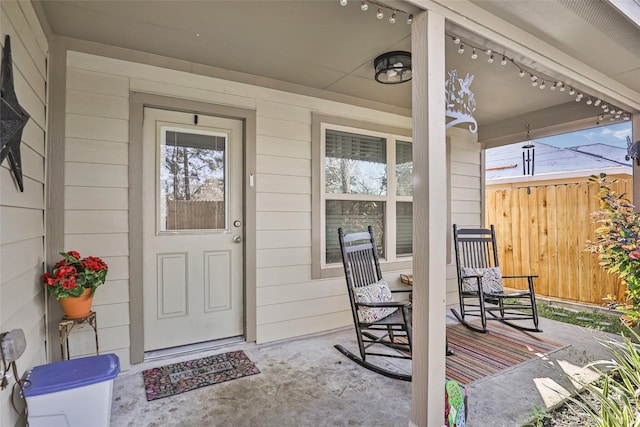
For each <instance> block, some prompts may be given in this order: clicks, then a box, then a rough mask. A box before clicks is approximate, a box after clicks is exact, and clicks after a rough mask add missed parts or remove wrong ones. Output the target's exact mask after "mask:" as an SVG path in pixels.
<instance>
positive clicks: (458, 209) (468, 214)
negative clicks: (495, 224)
mask: <svg viewBox="0 0 640 427" xmlns="http://www.w3.org/2000/svg"><path fill="white" fill-rule="evenodd" d="M448 135H449V137H450V142H449V144H450V149H451V168H450V171H451V223H452V224H457V225H458V226H460V227H470V226H473V227H477V226H479V225H480V223H481V219H482V189H481V181H480V174H481V170H482V169H481V165H480V159H481V156H480V153H481V147H480V145H479V144H478V143H477V142H476V136H475V135H471V134H470V133H468V132H466V131H463V130H461V129H450V130H449V132H448ZM450 248H451V253H452V255H451V256H450V260H451V262H450V264H449V265H448V266H447V283H446V290H447V296H446V301H447V304H454V303H456V302H457V301H458V282H457V273H456V268H455V262H456V261H455V255H453V251H454V248H453V245H451V247H450Z"/></svg>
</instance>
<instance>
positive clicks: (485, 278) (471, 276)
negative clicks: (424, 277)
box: [451, 225, 542, 333]
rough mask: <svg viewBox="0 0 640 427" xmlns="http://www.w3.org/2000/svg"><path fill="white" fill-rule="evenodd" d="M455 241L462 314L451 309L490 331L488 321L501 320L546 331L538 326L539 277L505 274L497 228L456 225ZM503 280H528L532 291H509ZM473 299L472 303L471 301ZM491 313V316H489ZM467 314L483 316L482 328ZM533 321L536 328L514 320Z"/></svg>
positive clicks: (463, 318)
mask: <svg viewBox="0 0 640 427" xmlns="http://www.w3.org/2000/svg"><path fill="white" fill-rule="evenodd" d="M453 240H454V245H455V253H456V267H457V272H458V295H459V300H460V313H458V312H457V311H456V310H455V309H451V311H452V312H453V314H454V315H455V316H456V318H457V319H458V320H459V321H460V322H461V323H462V324H463V325H465V326H466V327H467V328H469V329H471V330H473V331H476V332H482V333H485V332H487V320H499V321H501V322H502V323H504V324H506V325H508V326H511V327H514V328H516V329H520V330H524V331H531V332H542V330H540V329H539V328H538V311H537V309H536V295H535V292H534V288H533V278H534V277H538V276H532V275H518V276H502V273H501V271H500V266H499V265H498V253H497V246H496V233H495V228H494V226H493V225H491V228H490V229H484V228H483V229H462V228H458V227H457V226H456V225H454V226H453ZM503 279H526V280H527V284H528V290H518V291H505V290H504V288H503V286H502V280H503ZM469 300H471V302H467V301H469ZM487 314H489V315H490V317H487ZM467 317H480V321H481V325H482V327H481V328H478V327H477V326H474V325H472V324H470V323H469V322H468V321H467V320H466V318H467ZM514 320H515V321H521V320H525V321H528V320H531V321H533V327H532V328H530V327H526V326H522V325H520V324H516V323H513V322H512V321H514Z"/></svg>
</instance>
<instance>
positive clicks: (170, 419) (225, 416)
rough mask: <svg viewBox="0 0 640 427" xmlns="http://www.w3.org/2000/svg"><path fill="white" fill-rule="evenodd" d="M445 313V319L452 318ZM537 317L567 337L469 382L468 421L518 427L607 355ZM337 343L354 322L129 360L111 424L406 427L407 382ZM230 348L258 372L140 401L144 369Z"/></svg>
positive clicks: (592, 334) (578, 332)
mask: <svg viewBox="0 0 640 427" xmlns="http://www.w3.org/2000/svg"><path fill="white" fill-rule="evenodd" d="M448 313H449V314H448V317H447V322H448V323H449V322H456V321H455V319H454V318H453V316H451V314H450V312H448ZM490 326H491V323H490V324H489V327H490ZM540 326H541V328H542V329H543V331H544V332H543V333H542V334H543V336H545V337H547V338H550V339H553V340H556V341H560V342H563V343H566V344H568V345H569V346H568V347H566V348H563V349H561V350H558V351H555V352H553V353H551V354H549V355H548V356H544V357H542V358H538V359H535V360H532V361H529V362H526V363H524V364H522V365H519V366H517V367H515V368H512V369H508V370H506V371H505V372H503V373H500V374H497V375H495V376H493V377H488V378H485V379H481V380H479V381H476V382H474V383H472V384H470V385H469V386H468V396H469V414H468V421H467V425H468V426H470V427H476V426H477V427H487V426H504V427H515V426H521V425H522V424H523V423H525V422H527V421H528V420H529V419H530V417H531V415H530V414H532V413H533V409H534V407H533V405H537V406H538V407H540V408H542V409H548V408H551V407H552V406H554V405H557V404H558V403H559V402H560V401H561V399H562V395H563V394H566V393H567V390H573V386H572V384H571V381H570V380H569V379H568V377H567V374H577V375H580V376H582V378H588V377H589V376H591V377H593V373H592V372H589V371H588V370H586V369H583V367H584V365H585V364H587V363H588V362H590V361H592V360H597V359H602V358H610V357H609V355H608V352H607V350H606V349H605V348H604V347H603V346H602V345H601V344H599V343H598V342H596V341H595V338H597V337H604V336H606V335H607V334H604V333H601V332H596V331H593V330H589V329H586V328H582V327H579V326H573V325H569V324H565V323H561V322H556V321H553V320H549V319H544V318H541V319H540ZM479 339H481V336H480V334H479ZM334 344H343V345H345V346H347V347H348V348H349V349H351V350H352V351H354V352H355V351H356V348H357V344H356V340H355V333H354V330H353V328H345V329H340V330H336V331H332V332H328V333H324V334H319V335H314V336H308V337H303V338H298V339H292V340H286V341H282V342H276V343H269V344H263V345H256V344H247V343H236V344H229V345H226V346H224V347H217V348H215V349H209V350H206V351H200V352H198V353H189V354H184V355H180V356H172V357H169V358H165V359H156V360H153V361H148V362H144V363H142V364H140V365H135V366H134V367H133V368H132V369H131V370H129V371H127V372H124V373H122V374H120V376H119V377H118V378H116V380H115V381H114V396H113V406H112V414H111V425H112V426H117V427H119V426H136V427H138V426H148V427H151V426H242V427H244V426H260V427H269V426H274V427H275V426H278V427H288V426H296V427H298V426H300V427H301V426H309V427H311V426H314V427H315V426H376V427H383V426H389V427H392V426H394V427H395V426H401V427H404V426H408V425H409V417H410V412H411V383H409V382H404V381H398V380H393V379H390V378H386V377H384V376H382V375H378V374H375V373H373V372H371V371H369V370H367V369H364V368H362V367H361V366H359V365H357V364H356V363H354V362H352V361H350V360H349V359H347V358H346V357H345V356H343V355H342V354H341V353H339V352H338V351H337V350H336V349H335V348H334V347H333V345H334ZM232 350H244V352H245V353H246V354H247V356H248V357H249V358H250V359H251V360H252V361H253V362H254V363H255V364H256V365H257V366H258V368H259V369H260V371H261V373H260V374H258V375H253V376H249V377H246V378H240V379H237V380H233V381H229V382H225V383H221V384H216V385H212V386H207V387H203V388H200V389H197V390H192V391H189V392H186V393H182V394H178V395H175V396H171V397H167V398H163V399H159V400H155V401H151V402H147V400H146V397H145V391H144V387H143V380H142V371H143V370H145V369H149V368H151V367H156V366H162V365H166V364H170V363H175V362H179V361H184V360H191V359H195V358H199V357H204V356H208V355H212V354H219V353H223V352H226V351H232ZM398 363H402V361H400V362H398ZM398 366H400V365H398ZM409 369H410V368H409ZM443 418H444V417H443Z"/></svg>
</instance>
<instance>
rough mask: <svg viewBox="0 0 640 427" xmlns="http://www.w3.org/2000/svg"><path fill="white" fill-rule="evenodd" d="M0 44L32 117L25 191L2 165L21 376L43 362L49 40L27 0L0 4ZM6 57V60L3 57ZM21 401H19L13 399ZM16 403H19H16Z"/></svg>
mask: <svg viewBox="0 0 640 427" xmlns="http://www.w3.org/2000/svg"><path fill="white" fill-rule="evenodd" d="M0 28H2V31H1V33H2V37H1V39H0V44H2V46H4V43H5V35H9V36H10V37H11V56H12V59H13V70H12V71H13V80H14V86H15V91H16V96H17V98H18V102H19V103H20V105H21V106H22V108H24V109H25V110H26V111H27V113H28V114H29V115H30V119H29V121H28V122H27V125H26V126H25V128H24V129H23V132H22V142H21V144H20V153H21V157H22V176H23V182H24V192H20V191H19V189H18V187H17V185H16V182H15V180H14V176H13V174H12V172H11V171H10V169H9V166H8V165H9V162H8V161H5V162H3V165H1V166H0V324H1V325H2V332H6V331H10V330H12V329H16V328H19V329H22V330H23V331H24V334H25V338H26V342H27V346H26V350H25V352H24V353H23V355H22V356H21V357H20V359H19V360H18V363H17V368H18V375H20V376H21V377H22V376H24V375H25V373H26V372H27V371H28V370H29V369H30V368H32V367H34V366H36V365H41V364H43V363H45V362H46V360H45V341H46V337H45V331H44V324H45V321H44V315H45V310H44V301H45V295H44V287H43V285H42V283H41V281H40V276H41V275H42V273H43V268H42V266H43V263H44V261H45V260H44V215H45V199H44V194H45V187H44V182H45V156H46V153H45V129H46V118H45V111H46V109H45V105H46V99H47V94H46V76H47V70H46V62H47V56H48V44H47V40H46V37H45V35H44V32H43V30H42V28H41V27H40V23H39V21H38V19H37V17H36V14H35V12H34V11H33V8H32V5H31V2H25V1H15V0H2V2H0ZM3 60H4V59H3ZM13 382H14V380H13V379H11V380H10V384H9V385H10V386H9V387H7V388H5V389H4V390H0V425H2V426H13V425H18V424H19V423H21V422H22V421H20V422H19V419H18V414H17V413H16V412H15V411H14V410H13V409H12V407H11V401H12V398H11V396H12V387H11V385H12V384H13ZM17 400H19V399H17ZM19 406H20V405H19Z"/></svg>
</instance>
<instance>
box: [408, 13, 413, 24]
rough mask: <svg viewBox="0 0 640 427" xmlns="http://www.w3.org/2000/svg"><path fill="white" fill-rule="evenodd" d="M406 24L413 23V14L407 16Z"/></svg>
mask: <svg viewBox="0 0 640 427" xmlns="http://www.w3.org/2000/svg"><path fill="white" fill-rule="evenodd" d="M407 24H409V25H411V24H413V15H409V17H408V18H407Z"/></svg>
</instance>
